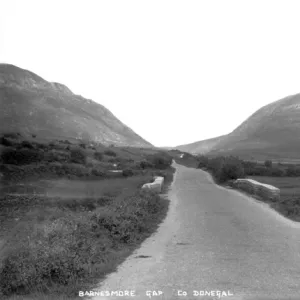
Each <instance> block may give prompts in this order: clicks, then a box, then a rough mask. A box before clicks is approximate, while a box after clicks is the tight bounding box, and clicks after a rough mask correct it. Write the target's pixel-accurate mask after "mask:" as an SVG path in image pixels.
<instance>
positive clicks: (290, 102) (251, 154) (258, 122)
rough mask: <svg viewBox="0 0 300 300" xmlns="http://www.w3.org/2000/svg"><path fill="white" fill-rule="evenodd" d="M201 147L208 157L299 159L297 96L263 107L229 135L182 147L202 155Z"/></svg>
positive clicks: (299, 100)
mask: <svg viewBox="0 0 300 300" xmlns="http://www.w3.org/2000/svg"><path fill="white" fill-rule="evenodd" d="M199 145H200V147H199ZM201 145H208V147H207V149H209V151H208V152H207V154H208V155H209V156H215V155H238V156H240V157H242V158H244V159H251V158H255V159H261V160H263V159H266V158H270V159H281V158H300V94H296V95H292V96H288V97H286V98H283V99H280V100H278V101H275V102H272V103H270V104H268V105H266V106H263V107H262V108H261V109H259V110H257V111H256V112H255V113H254V114H252V115H251V116H250V117H249V118H248V119H247V120H245V121H244V122H243V123H242V124H241V125H240V126H238V127H237V128H236V129H235V130H234V131H232V132H231V133H229V134H228V135H224V136H221V137H218V138H215V139H209V140H204V141H200V142H196V143H193V144H189V145H185V146H187V147H188V149H189V150H188V152H192V153H194V152H197V153H201V151H202V150H203V147H204V146H203V147H201ZM183 147H184V146H180V148H183ZM204 148H205V147H204Z"/></svg>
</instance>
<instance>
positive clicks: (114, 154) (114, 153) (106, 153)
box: [104, 150, 117, 157]
mask: <svg viewBox="0 0 300 300" xmlns="http://www.w3.org/2000/svg"><path fill="white" fill-rule="evenodd" d="M104 154H105V155H107V156H114V157H116V156H117V154H116V152H114V151H112V150H105V151H104Z"/></svg>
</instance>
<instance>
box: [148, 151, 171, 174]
mask: <svg viewBox="0 0 300 300" xmlns="http://www.w3.org/2000/svg"><path fill="white" fill-rule="evenodd" d="M147 160H148V161H149V162H150V163H152V164H153V165H154V168H155V169H160V170H164V169H167V168H168V167H169V166H170V165H171V164H172V157H171V156H169V155H167V154H163V153H160V154H154V155H149V156H148V157H147Z"/></svg>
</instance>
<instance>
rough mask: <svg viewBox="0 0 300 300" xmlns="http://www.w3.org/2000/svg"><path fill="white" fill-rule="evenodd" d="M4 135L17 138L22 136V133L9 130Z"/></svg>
mask: <svg viewBox="0 0 300 300" xmlns="http://www.w3.org/2000/svg"><path fill="white" fill-rule="evenodd" d="M3 137H5V138H9V139H15V140H16V139H18V138H20V137H21V134H20V133H15V132H8V133H4V134H3Z"/></svg>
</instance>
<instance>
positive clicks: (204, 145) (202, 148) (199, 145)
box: [175, 135, 225, 154]
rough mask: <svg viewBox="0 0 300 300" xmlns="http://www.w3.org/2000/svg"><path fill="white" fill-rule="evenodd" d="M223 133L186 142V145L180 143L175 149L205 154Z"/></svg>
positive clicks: (221, 137)
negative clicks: (193, 141)
mask: <svg viewBox="0 0 300 300" xmlns="http://www.w3.org/2000/svg"><path fill="white" fill-rule="evenodd" d="M224 137H225V135H221V136H218V137H215V138H211V139H207V140H203V141H199V142H195V143H191V144H186V145H180V146H177V147H175V149H178V150H180V151H184V152H190V153H192V154H206V153H207V152H209V151H210V150H211V149H213V148H214V147H215V146H216V145H217V144H218V143H219V142H220V141H221V140H222V139H223V138H224Z"/></svg>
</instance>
